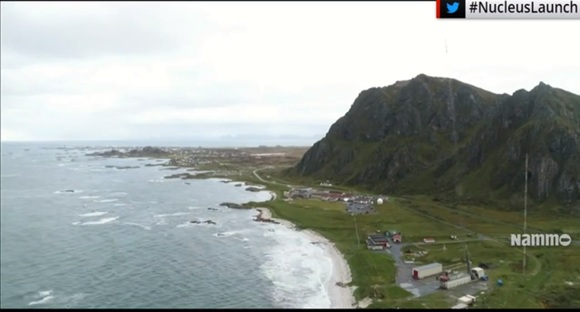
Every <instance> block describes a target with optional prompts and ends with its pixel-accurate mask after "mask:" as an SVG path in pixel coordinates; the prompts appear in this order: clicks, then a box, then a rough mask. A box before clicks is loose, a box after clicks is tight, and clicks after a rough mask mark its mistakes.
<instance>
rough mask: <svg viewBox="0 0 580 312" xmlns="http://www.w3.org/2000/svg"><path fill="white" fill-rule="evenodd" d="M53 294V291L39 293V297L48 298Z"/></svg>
mask: <svg viewBox="0 0 580 312" xmlns="http://www.w3.org/2000/svg"><path fill="white" fill-rule="evenodd" d="M50 294H52V290H43V291H39V292H38V297H46V296H50Z"/></svg>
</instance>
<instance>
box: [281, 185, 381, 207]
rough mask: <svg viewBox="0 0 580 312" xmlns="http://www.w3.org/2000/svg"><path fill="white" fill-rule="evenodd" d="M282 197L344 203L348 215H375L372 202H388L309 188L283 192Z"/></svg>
mask: <svg viewBox="0 0 580 312" xmlns="http://www.w3.org/2000/svg"><path fill="white" fill-rule="evenodd" d="M321 185H323V184H321ZM323 186H325V185H323ZM284 197H285V199H284V200H286V201H292V200H296V199H319V200H324V201H331V202H344V203H345V212H346V213H349V214H369V213H376V212H377V211H376V209H375V207H374V206H373V202H375V201H377V202H380V203H382V202H383V201H384V200H388V197H385V199H382V198H381V197H377V196H374V197H373V196H365V195H355V194H351V193H345V192H340V191H332V190H318V189H314V188H310V187H309V188H293V189H291V190H289V191H286V192H284Z"/></svg>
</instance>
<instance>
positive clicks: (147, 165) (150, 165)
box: [144, 164, 163, 167]
mask: <svg viewBox="0 0 580 312" xmlns="http://www.w3.org/2000/svg"><path fill="white" fill-rule="evenodd" d="M144 166H145V167H158V166H163V164H145V165H144Z"/></svg>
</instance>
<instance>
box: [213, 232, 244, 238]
mask: <svg viewBox="0 0 580 312" xmlns="http://www.w3.org/2000/svg"><path fill="white" fill-rule="evenodd" d="M240 233H242V231H228V232H223V233H214V234H213V236H216V237H229V236H232V235H236V234H240Z"/></svg>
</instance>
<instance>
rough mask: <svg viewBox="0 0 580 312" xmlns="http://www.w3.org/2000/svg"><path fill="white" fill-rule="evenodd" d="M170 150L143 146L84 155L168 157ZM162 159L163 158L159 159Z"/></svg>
mask: <svg viewBox="0 0 580 312" xmlns="http://www.w3.org/2000/svg"><path fill="white" fill-rule="evenodd" d="M170 155H171V153H170V152H168V151H166V150H164V149H161V148H159V147H152V146H145V147H143V148H140V149H139V148H135V149H131V150H129V151H127V152H121V151H119V150H117V149H111V150H109V151H104V152H94V153H89V154H86V156H101V157H131V158H132V157H150V158H163V157H169V156H170ZM161 161H163V160H161Z"/></svg>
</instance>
